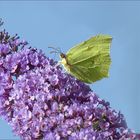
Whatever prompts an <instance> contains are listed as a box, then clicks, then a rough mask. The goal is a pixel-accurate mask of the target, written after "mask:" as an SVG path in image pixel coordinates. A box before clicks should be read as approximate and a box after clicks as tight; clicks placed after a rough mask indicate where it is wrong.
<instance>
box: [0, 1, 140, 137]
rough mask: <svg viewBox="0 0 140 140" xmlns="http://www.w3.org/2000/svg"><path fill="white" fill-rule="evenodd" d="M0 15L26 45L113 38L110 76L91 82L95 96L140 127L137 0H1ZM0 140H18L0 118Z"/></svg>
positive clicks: (63, 45)
mask: <svg viewBox="0 0 140 140" xmlns="http://www.w3.org/2000/svg"><path fill="white" fill-rule="evenodd" d="M0 18H2V19H3V21H4V22H5V23H4V26H3V27H1V28H5V29H6V30H7V31H8V32H9V33H10V34H11V35H14V34H15V33H18V34H19V36H20V37H21V39H25V40H27V41H28V42H29V43H30V45H31V46H33V47H36V48H38V49H42V50H43V51H44V52H45V53H46V55H47V56H49V57H51V58H53V59H56V60H59V57H58V56H57V55H54V54H50V53H49V51H50V49H48V48H47V47H48V46H53V47H60V48H61V50H62V51H63V52H64V53H65V52H67V51H68V50H69V49H70V48H71V47H72V46H74V45H75V44H77V43H80V42H81V41H83V40H86V39H88V38H89V37H91V36H93V35H96V34H99V33H101V34H109V35H111V36H112V37H113V41H112V47H111V58H112V64H111V68H110V77H109V78H108V79H103V80H101V81H98V82H96V83H94V84H92V85H91V88H92V89H93V91H94V92H95V93H96V94H98V95H99V96H100V98H102V99H105V100H106V101H109V102H110V104H111V107H112V108H113V109H115V110H117V111H121V113H123V114H124V116H125V118H126V121H127V124H128V127H129V128H131V129H133V130H134V131H135V132H137V133H138V132H140V119H139V118H140V61H139V60H140V2H138V1H134V2H133V1H123V2H121V1H112V2H111V1H98V2H97V1H87V2H86V1H65V2H64V1H40V2H39V1H15V2H14V1H12V2H10V1H7V2H6V1H5V2H4V1H0ZM0 139H8V140H12V139H15V140H16V139H17V140H18V139H19V138H18V137H16V136H14V134H13V133H12V129H11V127H10V126H9V125H8V124H7V122H5V121H4V120H2V119H0Z"/></svg>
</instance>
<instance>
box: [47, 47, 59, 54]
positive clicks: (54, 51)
mask: <svg viewBox="0 0 140 140" xmlns="http://www.w3.org/2000/svg"><path fill="white" fill-rule="evenodd" d="M48 48H51V49H53V51H50V53H61V51H60V49H59V48H55V47H52V46H49V47H48Z"/></svg>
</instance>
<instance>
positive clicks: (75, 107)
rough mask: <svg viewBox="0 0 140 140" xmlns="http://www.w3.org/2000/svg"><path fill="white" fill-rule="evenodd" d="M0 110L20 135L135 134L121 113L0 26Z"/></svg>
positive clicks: (94, 138)
mask: <svg viewBox="0 0 140 140" xmlns="http://www.w3.org/2000/svg"><path fill="white" fill-rule="evenodd" d="M0 115H1V117H3V118H5V119H6V120H7V121H8V122H9V124H10V125H11V126H12V129H13V132H14V133H15V134H16V135H18V136H19V137H20V138H21V139H22V140H40V139H42V140H127V139H131V140H133V139H135V138H136V135H135V133H134V132H133V131H131V130H130V129H128V128H127V125H126V122H125V119H124V117H123V115H122V114H121V113H120V112H119V113H118V112H116V111H115V110H113V109H112V108H111V107H110V105H109V103H108V102H106V101H104V100H102V99H100V98H99V97H98V96H97V95H96V94H95V93H94V92H93V91H92V90H91V89H90V87H89V86H88V85H86V84H84V83H83V82H80V81H79V80H76V79H75V78H74V77H72V76H71V75H69V74H67V73H65V72H64V71H63V70H62V68H61V67H60V66H59V65H58V63H57V62H54V61H53V60H52V59H49V58H47V57H46V56H45V55H44V54H43V53H42V51H38V50H37V49H34V48H31V47H28V46H27V42H26V41H20V40H19V37H18V36H17V35H16V36H14V37H10V36H9V35H8V33H7V32H5V31H3V32H0ZM137 137H138V135H137Z"/></svg>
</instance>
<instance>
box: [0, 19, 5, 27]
mask: <svg viewBox="0 0 140 140" xmlns="http://www.w3.org/2000/svg"><path fill="white" fill-rule="evenodd" d="M3 24H4V22H3V21H2V18H0V26H2V25H3Z"/></svg>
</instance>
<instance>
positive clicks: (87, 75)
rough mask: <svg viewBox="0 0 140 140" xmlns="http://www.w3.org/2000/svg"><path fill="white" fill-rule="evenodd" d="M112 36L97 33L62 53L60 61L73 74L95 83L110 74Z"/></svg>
mask: <svg viewBox="0 0 140 140" xmlns="http://www.w3.org/2000/svg"><path fill="white" fill-rule="evenodd" d="M111 42H112V37H111V36H109V35H96V36H94V37H91V38H90V39H88V40H86V41H84V42H82V43H79V44H77V45H76V46H74V47H73V48H71V49H70V50H69V51H68V52H67V53H66V54H64V53H60V58H61V61H60V63H61V64H62V65H63V66H64V68H65V69H66V71H67V72H68V73H70V74H71V75H72V76H74V77H76V78H77V79H79V80H80V81H83V82H85V83H89V84H90V83H93V82H96V81H98V80H101V79H102V78H105V77H108V76H109V67H110V64H111V58H110V46H111Z"/></svg>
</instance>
